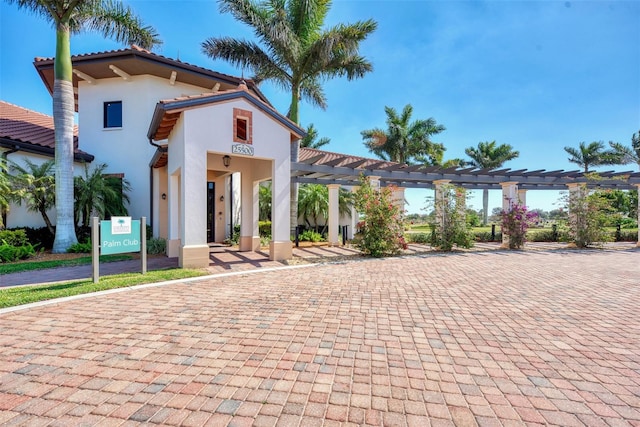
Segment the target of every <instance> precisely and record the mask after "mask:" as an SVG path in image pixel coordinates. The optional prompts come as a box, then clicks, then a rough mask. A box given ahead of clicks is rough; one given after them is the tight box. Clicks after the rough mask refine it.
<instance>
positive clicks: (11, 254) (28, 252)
mask: <svg viewBox="0 0 640 427" xmlns="http://www.w3.org/2000/svg"><path fill="white" fill-rule="evenodd" d="M35 253H36V250H35V249H34V247H33V246H32V245H31V244H30V243H27V244H26V245H20V246H13V245H9V244H7V243H2V242H0V262H14V261H18V260H21V259H26V258H29V257H31V256H33V255H34V254H35Z"/></svg>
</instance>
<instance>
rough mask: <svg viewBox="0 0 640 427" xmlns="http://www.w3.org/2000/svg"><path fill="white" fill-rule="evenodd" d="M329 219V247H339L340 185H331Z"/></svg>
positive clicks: (329, 186) (328, 186)
mask: <svg viewBox="0 0 640 427" xmlns="http://www.w3.org/2000/svg"><path fill="white" fill-rule="evenodd" d="M327 188H329V218H328V221H327V224H328V227H329V235H328V242H329V246H338V245H339V244H340V239H339V237H338V236H339V233H338V227H339V226H340V209H339V203H340V202H339V193H340V184H329V185H327Z"/></svg>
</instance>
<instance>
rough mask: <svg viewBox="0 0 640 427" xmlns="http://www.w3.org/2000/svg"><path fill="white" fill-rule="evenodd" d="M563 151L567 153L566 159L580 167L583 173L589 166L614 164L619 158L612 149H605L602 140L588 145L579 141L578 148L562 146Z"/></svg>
mask: <svg viewBox="0 0 640 427" xmlns="http://www.w3.org/2000/svg"><path fill="white" fill-rule="evenodd" d="M564 151H566V152H567V153H569V156H570V157H569V159H568V160H569V161H570V162H571V163H575V164H577V165H578V166H580V167H582V168H583V169H584V173H588V172H589V167H591V166H602V165H616V164H619V163H620V160H621V158H620V156H619V155H618V154H617V153H616V152H615V151H614V150H605V149H604V142H602V141H593V142H592V143H590V144H589V145H587V144H586V143H585V142H581V143H580V144H579V145H578V148H574V147H564Z"/></svg>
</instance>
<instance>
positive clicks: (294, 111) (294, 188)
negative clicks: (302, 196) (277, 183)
mask: <svg viewBox="0 0 640 427" xmlns="http://www.w3.org/2000/svg"><path fill="white" fill-rule="evenodd" d="M299 100H300V89H299V88H298V87H297V86H295V85H294V86H293V87H292V88H291V105H290V106H289V114H288V117H289V120H291V121H292V122H294V123H296V124H299V121H300V117H299V115H298V101H299ZM299 154H300V140H297V141H295V142H292V143H291V161H292V162H297V161H298V159H299ZM289 220H290V227H291V229H294V230H295V229H297V228H298V183H297V182H295V183H292V184H291V201H290V217H289Z"/></svg>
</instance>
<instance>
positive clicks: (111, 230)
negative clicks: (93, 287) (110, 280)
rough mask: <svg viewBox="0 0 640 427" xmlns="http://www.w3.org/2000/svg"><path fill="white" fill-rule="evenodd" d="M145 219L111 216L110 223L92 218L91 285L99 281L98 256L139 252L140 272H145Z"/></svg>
mask: <svg viewBox="0 0 640 427" xmlns="http://www.w3.org/2000/svg"><path fill="white" fill-rule="evenodd" d="M146 240H147V218H146V217H142V218H141V220H131V217H130V216H112V217H111V220H110V221H100V228H98V218H97V217H94V218H93V221H92V227H91V242H92V248H91V253H92V256H91V261H92V264H93V273H92V277H93V283H98V280H99V279H100V271H99V270H100V267H99V264H100V255H111V254H121V253H126V252H140V270H141V271H142V274H146V272H147V242H146Z"/></svg>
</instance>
